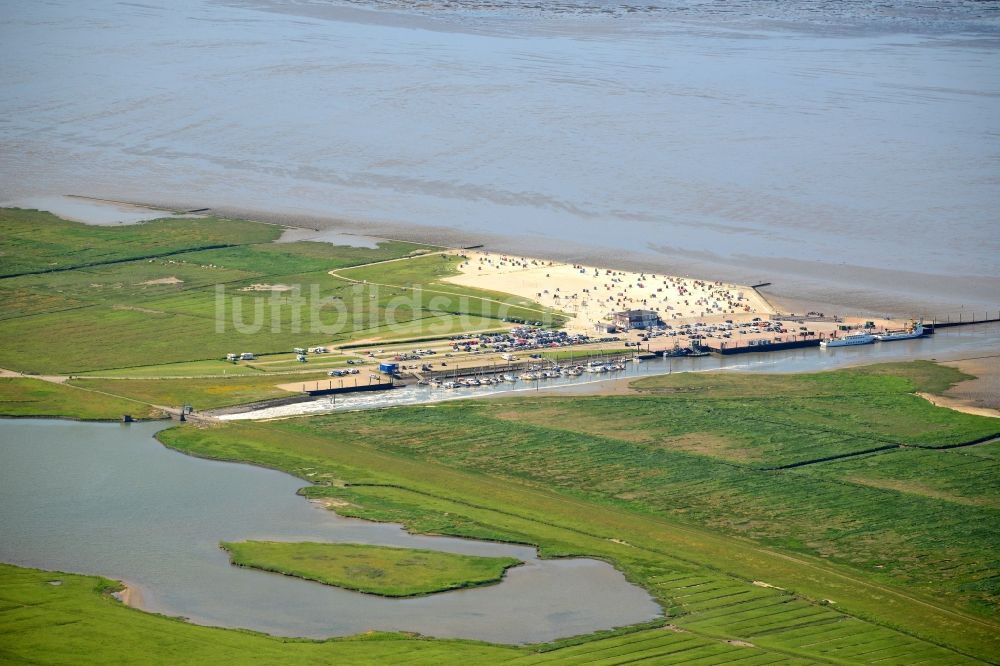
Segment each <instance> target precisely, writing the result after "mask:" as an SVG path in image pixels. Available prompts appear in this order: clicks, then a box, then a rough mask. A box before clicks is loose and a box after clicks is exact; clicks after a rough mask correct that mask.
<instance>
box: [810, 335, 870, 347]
mask: <svg viewBox="0 0 1000 666" xmlns="http://www.w3.org/2000/svg"><path fill="white" fill-rule="evenodd" d="M873 342H875V336H874V335H872V334H870V333H851V334H850V335H845V336H844V337H842V338H830V339H829V340H820V343H819V346H820V347H822V348H823V349H826V348H827V347H853V346H854V345H870V344H871V343H873Z"/></svg>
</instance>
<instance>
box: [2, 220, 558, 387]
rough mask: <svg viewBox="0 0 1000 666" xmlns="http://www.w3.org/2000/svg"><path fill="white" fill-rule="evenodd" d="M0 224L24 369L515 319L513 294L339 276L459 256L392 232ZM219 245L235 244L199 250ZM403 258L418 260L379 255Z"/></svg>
mask: <svg viewBox="0 0 1000 666" xmlns="http://www.w3.org/2000/svg"><path fill="white" fill-rule="evenodd" d="M0 231H3V232H4V233H6V234H7V235H6V236H4V237H3V241H2V242H0V298H3V299H4V302H5V304H6V305H5V308H4V310H3V312H0V340H2V341H3V344H2V345H0V367H3V368H8V369H13V370H19V371H23V372H35V373H46V374H81V373H88V372H95V371H98V374H107V371H112V370H117V369H123V368H139V367H147V366H163V365H167V364H180V363H189V362H195V361H211V360H218V359H222V358H224V357H225V355H226V354H227V353H241V352H244V351H252V352H254V353H256V354H268V353H276V352H290V351H291V350H292V349H293V348H294V347H308V346H314V345H318V344H323V345H333V344H336V343H346V342H350V341H354V340H362V339H373V340H391V339H401V338H413V337H425V336H430V335H450V334H455V333H459V332H463V331H466V330H481V329H484V328H496V327H497V325H498V324H502V322H501V321H499V320H498V319H497V318H496V317H498V316H500V312H499V311H498V310H497V309H496V308H497V306H498V304H496V303H492V301H489V300H484V298H485V299H493V298H496V297H503V295H497V294H493V293H487V292H483V293H479V292H476V293H473V291H470V290H464V289H463V288H460V287H455V288H454V289H451V290H449V291H448V293H437V292H433V291H414V290H412V289H411V288H410V287H408V286H397V287H386V286H377V285H374V284H368V285H365V284H361V283H354V282H351V281H349V280H347V279H343V278H340V277H335V276H332V275H330V274H329V271H331V270H334V269H345V268H348V267H352V266H360V265H365V264H372V265H371V266H369V267H367V268H366V269H365V270H366V271H369V272H373V274H376V275H378V274H380V273H382V272H385V271H387V270H388V269H387V268H386V267H405V272H406V274H407V276H409V277H412V278H414V279H419V280H420V282H421V283H425V284H431V283H433V281H434V279H436V277H437V276H438V268H439V266H438V265H437V264H438V263H445V264H448V265H450V263H449V262H450V260H448V261H446V262H442V260H441V259H440V258H439V256H438V255H433V256H431V257H423V256H420V255H422V254H424V253H426V252H427V248H426V247H425V246H422V245H416V244H412V243H403V242H396V241H386V242H383V243H380V244H379V246H378V248H376V249H369V248H356V247H341V246H333V245H329V244H326V243H314V242H298V243H283V244H275V243H272V242H271V241H272V240H273V239H274V238H275V237H276V236H277V235H278V233H279V231H280V229H279V228H278V227H274V226H271V225H265V224H259V223H253V222H244V221H234V220H217V219H214V218H212V219H181V220H159V221H154V222H148V223H145V224H141V225H134V226H128V227H92V226H87V225H84V224H79V223H75V222H67V221H64V220H59V219H58V218H55V217H52V216H51V215H48V214H45V213H38V212H37V211H20V210H16V209H5V210H0ZM151 239H152V240H151ZM154 241H155V242H154ZM213 245H225V247H214V248H213V249H196V248H203V247H211V246H213ZM139 257H141V258H139ZM57 258H61V259H59V261H56V260H55V259H57ZM70 258H71V259H70ZM400 258H404V259H406V260H404V261H397V262H391V263H385V264H380V263H375V262H383V261H388V260H392V259H400ZM435 262H437V263H435ZM74 266H75V267H76V268H73V267H74ZM71 268H72V270H67V269H71ZM54 269H59V270H58V271H56V272H38V271H51V270H54ZM32 272H34V274H22V273H32ZM4 275H7V276H15V277H6V278H4V277H3V276H4ZM421 276H422V277H421ZM509 312H510V313H514V314H516V313H519V314H520V315H521V316H522V317H523V318H536V317H541V314H542V311H541V310H540V309H539V306H537V304H533V303H531V302H530V301H526V300H523V299H513V301H511V303H510V304H509ZM514 314H511V316H514ZM140 374H141V373H140ZM133 376H138V375H133Z"/></svg>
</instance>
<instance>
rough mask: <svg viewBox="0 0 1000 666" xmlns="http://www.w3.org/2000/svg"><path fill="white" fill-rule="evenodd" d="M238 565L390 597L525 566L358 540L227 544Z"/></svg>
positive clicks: (471, 582)
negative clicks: (361, 542) (366, 542)
mask: <svg viewBox="0 0 1000 666" xmlns="http://www.w3.org/2000/svg"><path fill="white" fill-rule="evenodd" d="M222 547H223V548H224V549H225V550H226V551H228V552H229V556H230V560H231V561H232V563H233V564H235V565H237V566H241V567H251V568H253V569H263V570H264V571H271V572H274V573H280V574H284V575H286V576H295V577H297V578H305V579H306V580H312V581H317V582H320V583H323V584H325V585H333V586H335V587H342V588H345V589H348V590H355V591H357V592H365V593H368V594H377V595H380V596H384V597H417V596H423V595H427V594H433V593H435V592H445V591H447V590H457V589H461V588H467V587H477V586H480V585H487V584H489V583H496V582H499V581H500V579H501V578H503V575H504V572H506V571H507V569H509V568H511V567H513V566H517V565H518V564H521V562H520V561H519V560H516V559H514V558H512V557H477V556H475V555H458V554H455V553H442V552H439V551H433V550H419V549H411V548H390V547H387V546H370V545H364V544H354V543H313V542H296V543H283V542H277V541H241V542H239V543H223V544H222Z"/></svg>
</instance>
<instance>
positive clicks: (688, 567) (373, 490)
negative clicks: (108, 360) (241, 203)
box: [160, 363, 1000, 664]
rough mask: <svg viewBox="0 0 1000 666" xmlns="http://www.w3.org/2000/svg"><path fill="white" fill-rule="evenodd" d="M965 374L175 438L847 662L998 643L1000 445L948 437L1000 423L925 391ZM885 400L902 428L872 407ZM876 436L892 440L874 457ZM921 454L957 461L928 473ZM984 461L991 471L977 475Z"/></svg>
mask: <svg viewBox="0 0 1000 666" xmlns="http://www.w3.org/2000/svg"><path fill="white" fill-rule="evenodd" d="M962 378H963V376H962V375H961V374H960V373H958V372H957V371H954V370H952V369H950V368H946V367H943V366H938V365H935V364H931V363H912V364H894V365H887V366H873V367H871V368H862V369H856V370H846V371H839V372H832V373H819V374H812V375H792V376H765V377H761V376H749V375H725V374H714V375H674V376H670V377H657V378H649V379H644V380H640V381H638V382H636V384H635V388H636V391H635V393H634V394H631V395H621V396H618V395H616V396H597V397H585V398H581V397H567V398H561V397H552V396H550V397H547V398H546V399H545V400H544V401H537V400H531V399H522V398H513V399H501V400H492V401H457V402H451V403H444V404H439V405H434V406H423V407H412V408H410V407H407V408H396V409H388V410H380V411H371V412H357V413H349V414H337V415H332V416H328V417H312V418H309V419H293V420H288V421H282V422H275V423H269V424H240V425H228V424H227V425H226V426H220V427H211V428H207V429H204V428H200V429H199V428H190V427H189V428H181V429H174V430H168V431H165V432H163V433H161V435H160V436H161V438H162V440H163V441H164V442H165V443H167V444H168V445H169V446H173V447H176V448H178V449H180V450H182V451H187V452H190V453H194V454H197V455H204V456H209V457H217V458H222V459H227V460H245V461H252V462H254V463H257V464H262V465H266V466H270V467H276V468H279V469H283V470H285V471H288V472H290V473H293V474H298V475H299V476H302V477H303V478H306V472H305V470H310V471H309V477H308V478H309V479H310V480H313V481H316V480H319V483H318V484H317V485H314V486H310V487H308V488H307V489H306V491H305V492H306V494H307V495H309V496H314V497H327V498H335V499H337V500H338V502H337V503H336V504H337V507H336V510H337V511H338V512H339V513H343V514H345V515H350V516H356V517H361V518H368V519H372V520H388V521H398V522H402V523H404V524H406V525H407V526H408V527H409V529H411V530H413V531H418V532H428V533H442V534H454V535H459V536H469V537H476V538H488V539H499V540H509V541H517V542H525V543H534V544H538V545H539V546H540V549H541V552H542V553H543V555H545V556H565V555H590V556H594V557H601V558H604V559H608V560H609V561H612V562H613V563H614V564H615V565H616V566H617V567H619V568H620V569H621V570H622V571H624V572H625V573H626V575H628V576H629V577H630V578H631V579H632V580H633V581H635V582H637V583H639V584H641V585H643V586H644V587H646V588H647V589H649V590H650V591H651V592H652V593H653V594H654V595H655V596H656V597H657V599H658V600H659V601H660V603H661V604H662V605H663V607H664V608H665V609H667V611H668V615H669V621H670V623H671V624H672V625H674V626H676V627H678V628H679V629H681V630H684V631H689V632H694V633H697V634H698V635H699V636H703V637H713V638H715V639H717V640H726V641H738V642H741V643H750V644H753V645H755V646H757V647H758V648H765V649H769V650H774V651H777V652H778V653H780V654H782V655H785V656H789V655H792V656H796V657H799V658H807V659H820V660H826V659H830V660H833V661H834V663H868V662H869V660H870V659H872V658H874V657H875V656H878V657H879V659H882V658H885V659H886V661H885V662H884V663H899V664H904V663H912V660H913V659H914V658H915V657H916V656H918V655H920V656H922V658H924V659H926V660H928V663H975V659H971V657H978V658H979V659H983V660H987V661H989V660H995V659H996V657H997V655H998V654H1000V646H998V642H997V639H996V636H997V635H998V634H997V632H996V629H997V627H998V624H997V601H998V587H997V576H996V571H997V562H996V553H997V552H998V551H1000V548H998V546H1000V544H998V537H997V534H996V530H995V529H994V528H995V525H996V524H997V517H998V510H1000V507H997V505H996V494H995V490H994V489H993V488H992V483H991V480H992V479H995V478H996V459H995V453H996V451H997V449H996V446H997V444H995V443H988V442H987V443H983V444H979V445H972V446H965V447H958V448H948V447H952V446H954V445H958V444H963V443H966V442H970V441H975V440H978V439H983V438H989V437H995V436H996V435H997V434H1000V423H998V422H997V420H996V419H990V418H985V417H976V416H970V415H965V414H960V413H957V412H953V411H950V410H946V409H941V408H937V407H934V406H932V405H930V404H929V403H927V402H926V401H924V400H923V399H921V398H919V397H917V396H915V395H914V394H913V393H914V392H915V391H918V390H929V389H937V390H940V388H941V387H946V386H948V385H950V384H951V383H953V382H955V381H958V380H960V379H962ZM852 387H853V388H856V389H858V390H859V392H860V394H859V395H857V396H854V395H852V390H853V389H852ZM845 391H847V392H846V393H845ZM762 396H767V398H764V397H762ZM838 396H839V397H838ZM876 396H877V397H879V400H881V402H880V403H879V404H880V409H882V410H885V411H883V412H882V413H883V414H890V415H895V416H888V417H887V418H888V419H889V421H888V422H887V421H886V420H885V419H884V418H879V417H878V415H877V413H876V412H875V411H871V410H869V408H868V407H867V405H870V404H871V401H872V400H873V399H874V398H875V397H876ZM809 411H815V412H816V414H817V418H815V422H816V425H814V426H813V427H811V428H810V427H809V424H810V422H812V421H813V420H814V419H813V417H812V416H810V415H809V414H808V413H804V412H809ZM614 414H622V415H623V416H621V417H618V418H614ZM836 415H839V418H835V416H836ZM894 419H898V421H899V423H898V424H896V423H895V422H894ZM896 425H899V430H900V433H899V434H894V432H893V428H894V427H895V426H896ZM872 441H877V442H879V443H880V446H883V447H892V448H885V449H883V450H881V451H879V452H876V453H866V451H867V450H868V449H869V448H870V443H871V442H872ZM741 449H747V450H749V451H751V454H750V455H746V456H741V455H739V454H738V452H739V451H740V450H741ZM845 454H846V455H845ZM914 454H917V455H921V456H926V457H930V456H936V457H937V460H938V461H939V462H938V463H937V464H936V465H933V466H930V465H928V466H926V467H924V468H922V469H921V470H920V473H921V479H920V483H913V478H912V477H913V476H915V475H916V474H917V471H916V470H915V469H914V468H913V467H912V466H911V465H910V463H913V464H923V461H918V460H907V458H906V456H910V455H914ZM833 456H844V457H840V458H834V459H832V460H825V459H827V458H831V457H833ZM968 456H975V457H976V460H978V461H979V464H981V466H982V468H983V469H982V471H981V472H980V473H979V474H968V473H966V472H965V471H963V467H964V466H965V465H966V464H970V463H968V460H967V459H966V458H967V457H968ZM821 460H825V461H821ZM810 461H817V462H810ZM803 462H805V463H808V464H801V465H799V464H798V463H803ZM791 465H797V466H791ZM859 467H861V469H859ZM924 477H931V478H924ZM969 498H975V501H968V499H969ZM753 581H759V584H754V583H753ZM880 663H881V662H880Z"/></svg>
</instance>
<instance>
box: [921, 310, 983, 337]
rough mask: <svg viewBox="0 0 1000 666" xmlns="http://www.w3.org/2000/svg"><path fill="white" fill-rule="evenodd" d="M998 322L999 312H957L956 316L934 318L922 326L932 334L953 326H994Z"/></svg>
mask: <svg viewBox="0 0 1000 666" xmlns="http://www.w3.org/2000/svg"><path fill="white" fill-rule="evenodd" d="M997 322H1000V310H986V311H975V310H973V311H971V312H958V313H956V314H949V315H945V316H944V317H934V318H933V319H931V322H930V323H929V324H927V323H925V324H924V330H925V331H926V332H927V333H933V332H934V330H935V329H938V328H951V327H953V326H971V325H972V324H994V323H997Z"/></svg>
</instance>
